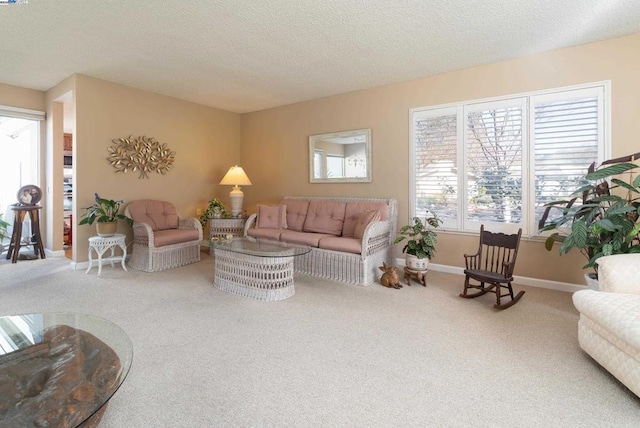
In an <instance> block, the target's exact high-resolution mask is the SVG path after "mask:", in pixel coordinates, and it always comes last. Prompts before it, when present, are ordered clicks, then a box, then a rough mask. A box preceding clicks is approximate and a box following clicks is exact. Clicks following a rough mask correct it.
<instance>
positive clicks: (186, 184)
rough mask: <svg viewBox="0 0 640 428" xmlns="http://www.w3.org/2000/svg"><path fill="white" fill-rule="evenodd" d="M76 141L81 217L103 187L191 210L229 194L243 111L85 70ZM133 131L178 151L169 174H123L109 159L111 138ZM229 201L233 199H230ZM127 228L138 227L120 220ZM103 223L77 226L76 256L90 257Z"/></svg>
mask: <svg viewBox="0 0 640 428" xmlns="http://www.w3.org/2000/svg"><path fill="white" fill-rule="evenodd" d="M75 100H76V129H75V139H74V155H75V158H74V168H75V180H74V195H75V197H74V203H75V206H76V209H75V213H76V214H75V215H74V218H75V219H76V225H77V220H78V219H79V217H80V215H82V213H84V210H82V209H80V207H86V206H88V205H90V204H91V203H92V202H93V195H94V193H95V192H98V194H99V195H100V196H101V197H104V198H109V199H124V200H125V201H132V200H135V199H144V198H150V199H160V200H167V201H171V202H173V203H174V204H175V206H176V207H177V209H178V211H179V212H180V213H181V214H182V215H183V216H195V215H196V209H197V208H205V207H206V204H207V201H208V200H209V199H211V198H213V197H221V198H222V199H223V200H225V201H226V199H227V198H228V193H229V189H228V188H226V187H225V186H220V185H218V182H219V181H220V180H221V179H222V176H223V175H224V174H225V172H226V171H227V170H228V168H229V167H230V166H231V165H233V164H235V163H239V160H240V116H239V115H238V114H235V113H229V112H225V111H222V110H218V109H214V108H211V107H206V106H202V105H198V104H194V103H190V102H186V101H181V100H178V99H175V98H171V97H167V96H163V95H157V94H153V93H150V92H146V91H142V90H138V89H133V88H130V87H126V86H122V85H118V84H115V83H110V82H106V81H103V80H99V79H94V78H90V77H87V76H82V75H77V76H76V80H75ZM129 135H133V136H142V135H146V136H147V137H154V138H155V139H157V140H158V141H159V142H160V143H166V144H167V145H168V146H169V148H170V149H171V150H173V151H175V152H176V156H175V162H174V165H173V168H172V169H171V170H170V171H169V172H168V173H167V174H166V175H161V174H157V173H152V174H150V178H148V179H139V178H138V173H137V172H127V173H126V174H116V173H115V170H114V169H113V167H111V165H110V164H109V162H107V156H108V152H107V148H108V147H109V146H110V145H111V144H112V142H111V140H113V139H115V138H120V137H127V136H129ZM226 202H227V203H228V201H226ZM119 232H126V233H128V234H129V239H127V242H130V238H131V231H130V228H128V227H126V226H125V225H124V223H123V224H120V225H119ZM94 234H95V226H76V228H75V233H74V258H75V260H76V261H84V260H87V248H88V244H87V238H89V237H90V236H92V235H94Z"/></svg>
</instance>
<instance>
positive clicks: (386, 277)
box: [379, 262, 402, 289]
mask: <svg viewBox="0 0 640 428" xmlns="http://www.w3.org/2000/svg"><path fill="white" fill-rule="evenodd" d="M379 269H380V270H381V271H382V272H384V273H383V274H382V277H381V278H380V282H381V283H382V285H384V286H385V287H389V288H396V289H398V288H402V285H400V278H399V277H398V272H397V271H396V267H395V266H387V264H386V263H384V262H382V266H380V267H379Z"/></svg>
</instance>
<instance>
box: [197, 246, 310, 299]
mask: <svg viewBox="0 0 640 428" xmlns="http://www.w3.org/2000/svg"><path fill="white" fill-rule="evenodd" d="M209 245H211V248H213V251H214V254H215V274H214V277H213V284H214V285H215V287H216V288H219V289H220V290H223V291H227V292H229V293H234V294H239V295H241V296H245V297H251V298H253V299H258V300H270V301H274V300H283V299H286V298H288V297H291V296H293V295H294V293H295V288H294V285H293V259H294V257H298V256H302V255H304V254H307V253H309V252H310V251H311V247H307V246H304V245H293V244H287V243H283V242H277V241H264V240H256V239H252V238H233V239H219V240H215V239H214V240H211V241H210V243H209Z"/></svg>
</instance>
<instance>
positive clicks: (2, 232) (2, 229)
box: [0, 214, 11, 254]
mask: <svg viewBox="0 0 640 428" xmlns="http://www.w3.org/2000/svg"><path fill="white" fill-rule="evenodd" d="M9 226H11V225H10V224H9V223H8V222H6V221H4V220H3V219H2V214H0V254H2V253H3V252H4V245H2V241H4V239H5V238H6V237H7V227H9Z"/></svg>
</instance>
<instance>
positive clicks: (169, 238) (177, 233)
mask: <svg viewBox="0 0 640 428" xmlns="http://www.w3.org/2000/svg"><path fill="white" fill-rule="evenodd" d="M199 238H200V235H199V234H198V231H197V230H196V229H165V230H157V231H155V232H154V234H153V245H155V246H156V247H164V246H165V245H171V244H180V243H182V242H190V241H197V240H199Z"/></svg>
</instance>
